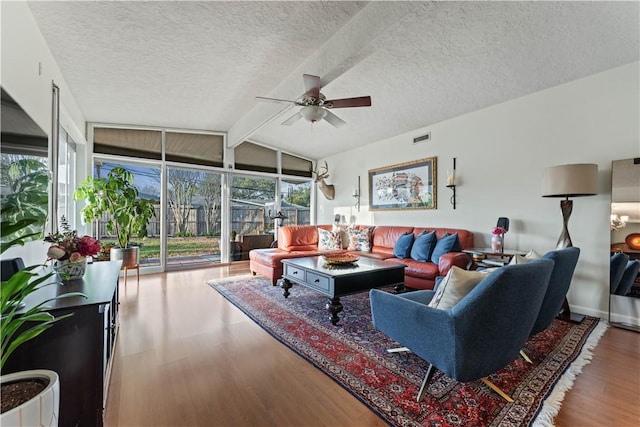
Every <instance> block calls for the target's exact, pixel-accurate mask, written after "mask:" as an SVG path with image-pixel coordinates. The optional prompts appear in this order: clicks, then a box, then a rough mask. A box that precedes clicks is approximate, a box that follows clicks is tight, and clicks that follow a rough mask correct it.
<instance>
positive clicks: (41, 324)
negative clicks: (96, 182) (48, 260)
mask: <svg viewBox="0 0 640 427" xmlns="http://www.w3.org/2000/svg"><path fill="white" fill-rule="evenodd" d="M2 214H4V212H2ZM2 216H3V217H4V215H2ZM37 222H38V220H37V219H35V218H31V219H25V220H21V221H19V222H16V223H11V222H9V221H6V222H5V221H3V222H2V224H0V226H1V228H0V253H4V252H5V251H6V250H8V249H9V248H11V247H13V246H16V245H19V246H22V245H24V237H23V236H24V233H22V232H23V231H24V230H25V229H29V228H30V227H32V226H34V225H36V223H37ZM43 267H46V266H45V265H32V266H29V267H26V268H24V269H23V270H20V271H18V272H17V273H15V274H14V275H12V276H11V277H10V278H9V279H8V280H6V281H3V282H2V286H1V287H0V312H1V313H2V317H1V319H0V349H1V351H0V354H1V355H0V371H2V370H3V369H4V365H5V363H6V361H7V359H8V358H9V356H10V355H11V353H13V352H14V350H15V349H16V348H18V347H19V346H20V345H22V344H24V343H25V342H27V341H29V340H31V339H33V338H35V337H37V336H38V335H40V334H41V333H43V332H44V331H46V330H47V329H49V328H50V327H51V326H53V324H54V323H55V322H58V321H60V320H62V319H64V318H67V317H69V316H71V315H73V313H70V314H67V315H64V316H58V317H54V316H53V315H52V314H51V313H49V312H47V311H46V308H47V304H48V303H50V302H51V301H53V300H56V299H59V298H68V297H77V296H80V297H85V295H84V294H82V293H80V292H69V293H66V294H62V295H58V296H56V297H54V298H50V299H48V300H45V301H42V302H41V303H39V304H37V305H35V306H33V307H30V308H29V309H27V310H26V311H24V312H20V310H21V309H22V308H23V307H24V306H25V304H24V301H25V299H26V298H27V297H28V296H29V295H31V294H32V293H34V292H36V291H38V290H39V289H41V288H43V287H45V286H50V285H54V284H57V282H55V281H53V280H52V279H51V277H52V276H53V275H54V273H53V272H52V271H46V270H42V268H43ZM23 326H24V327H23Z"/></svg>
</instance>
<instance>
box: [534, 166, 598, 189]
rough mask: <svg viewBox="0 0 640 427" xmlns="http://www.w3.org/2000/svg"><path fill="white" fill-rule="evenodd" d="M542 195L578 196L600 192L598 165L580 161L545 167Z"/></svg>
mask: <svg viewBox="0 0 640 427" xmlns="http://www.w3.org/2000/svg"><path fill="white" fill-rule="evenodd" d="M542 185H543V186H542V197H578V196H593V195H595V194H598V165H596V164H592V163H580V164H572V165H560V166H552V167H548V168H545V170H544V176H543V180H542Z"/></svg>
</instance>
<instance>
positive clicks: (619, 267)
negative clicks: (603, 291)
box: [609, 252, 629, 294]
mask: <svg viewBox="0 0 640 427" xmlns="http://www.w3.org/2000/svg"><path fill="white" fill-rule="evenodd" d="M627 262H629V255H627V254H625V253H622V252H617V253H615V254H613V255H611V262H610V266H609V294H615V293H616V291H617V290H618V285H619V284H620V280H621V279H622V275H623V274H624V268H625V266H626V265H627Z"/></svg>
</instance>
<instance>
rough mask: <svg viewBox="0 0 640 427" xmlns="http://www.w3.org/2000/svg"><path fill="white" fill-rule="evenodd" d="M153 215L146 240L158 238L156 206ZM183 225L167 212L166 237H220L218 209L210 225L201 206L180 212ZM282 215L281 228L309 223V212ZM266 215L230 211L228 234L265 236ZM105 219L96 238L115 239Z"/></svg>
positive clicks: (270, 221)
mask: <svg viewBox="0 0 640 427" xmlns="http://www.w3.org/2000/svg"><path fill="white" fill-rule="evenodd" d="M155 211H156V215H155V217H154V218H153V219H152V220H151V221H150V222H149V225H148V226H147V234H148V236H151V237H153V236H159V235H160V206H158V205H157V206H156V207H155ZM184 212H185V214H184V215H183V217H184V221H180V223H182V224H183V227H182V231H181V227H180V223H179V222H178V221H176V219H175V216H174V215H173V213H172V211H171V210H169V211H168V215H167V216H168V221H167V235H169V236H176V235H188V236H215V235H219V234H220V229H221V226H220V208H219V207H217V208H216V209H215V210H214V212H209V213H210V215H211V217H212V218H213V220H212V221H210V223H209V224H208V223H207V221H206V216H205V214H206V211H205V209H204V208H203V207H201V206H190V207H188V208H187V209H186V210H184ZM282 214H283V215H284V216H286V217H287V218H286V219H284V220H283V221H282V225H303V224H309V223H310V222H311V212H310V209H309V208H302V209H291V208H289V209H283V210H282ZM270 215H274V213H273V212H271V211H269V210H267V209H265V208H263V207H236V206H233V207H232V208H231V230H233V231H235V232H236V233H237V234H239V235H242V234H268V233H272V232H273V225H274V220H273V219H271V217H270ZM108 220H109V215H107V214H105V215H103V216H102V218H101V219H100V220H99V221H98V224H97V227H98V238H100V239H109V238H115V234H110V233H107V226H106V223H107V221H108Z"/></svg>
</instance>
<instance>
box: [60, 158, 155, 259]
mask: <svg viewBox="0 0 640 427" xmlns="http://www.w3.org/2000/svg"><path fill="white" fill-rule="evenodd" d="M73 198H74V200H84V201H85V203H86V204H85V207H84V208H83V209H82V219H83V220H84V221H85V222H87V223H90V222H92V221H94V220H100V219H102V217H103V215H104V214H105V213H107V214H109V219H108V221H107V232H109V233H113V234H115V235H116V237H117V241H118V246H119V247H120V248H128V247H129V246H130V244H131V237H132V236H134V235H135V236H137V237H145V236H146V235H147V226H148V225H149V221H151V218H153V217H154V216H155V210H154V208H153V200H149V199H142V198H139V197H138V189H137V188H136V187H135V186H134V185H133V174H132V173H131V172H130V171H128V170H126V169H124V168H122V167H116V168H113V169H112V170H111V171H109V173H108V175H107V177H106V178H92V177H89V178H87V179H86V180H84V181H83V182H82V183H81V184H80V187H78V188H77V189H76V191H75V192H74V193H73Z"/></svg>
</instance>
